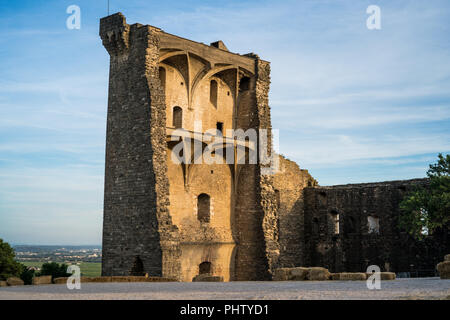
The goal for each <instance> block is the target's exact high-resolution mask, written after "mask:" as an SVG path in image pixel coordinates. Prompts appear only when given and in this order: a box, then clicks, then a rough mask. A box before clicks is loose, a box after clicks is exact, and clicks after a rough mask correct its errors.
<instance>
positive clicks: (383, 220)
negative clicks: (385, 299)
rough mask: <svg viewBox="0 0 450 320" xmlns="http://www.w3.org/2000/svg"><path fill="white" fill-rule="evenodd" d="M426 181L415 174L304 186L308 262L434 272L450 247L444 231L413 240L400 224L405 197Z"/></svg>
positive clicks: (333, 267) (345, 268)
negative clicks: (407, 177)
mask: <svg viewBox="0 0 450 320" xmlns="http://www.w3.org/2000/svg"><path fill="white" fill-rule="evenodd" d="M427 183H428V180H427V179H415V180H407V181H390V182H381V183H369V184H355V185H344V186H333V187H318V188H306V189H305V191H304V197H305V249H306V252H307V254H306V266H322V267H326V268H328V269H329V270H330V271H332V272H365V271H366V269H367V267H368V266H370V265H378V266H379V267H380V268H381V270H382V271H391V272H413V274H415V275H422V276H424V275H428V276H432V275H433V274H434V270H435V266H436V264H437V263H438V262H439V260H440V259H442V257H443V255H444V254H445V252H447V251H448V250H449V249H450V248H449V241H448V239H449V237H448V231H447V230H445V231H444V232H443V233H440V234H435V235H433V236H432V237H431V236H430V237H428V238H427V239H426V240H424V241H417V240H414V239H412V238H411V237H410V236H409V235H408V234H407V233H406V232H404V231H403V230H401V229H400V228H399V223H398V218H399V215H400V210H399V203H400V202H401V200H402V199H403V197H404V196H405V195H406V194H407V193H408V192H409V191H411V190H413V189H414V188H415V186H416V185H426V184H427ZM336 214H337V215H338V216H339V227H338V229H339V233H338V234H337V233H336V226H335V219H336ZM369 219H370V223H369ZM369 225H370V228H369Z"/></svg>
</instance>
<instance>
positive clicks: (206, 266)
mask: <svg viewBox="0 0 450 320" xmlns="http://www.w3.org/2000/svg"><path fill="white" fill-rule="evenodd" d="M198 274H211V262H208V261H205V262H202V263H200V265H199V266H198Z"/></svg>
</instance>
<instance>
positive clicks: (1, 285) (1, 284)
mask: <svg viewBox="0 0 450 320" xmlns="http://www.w3.org/2000/svg"><path fill="white" fill-rule="evenodd" d="M7 286H8V283H7V282H6V281H0V287H7Z"/></svg>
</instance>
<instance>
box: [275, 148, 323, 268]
mask: <svg viewBox="0 0 450 320" xmlns="http://www.w3.org/2000/svg"><path fill="white" fill-rule="evenodd" d="M273 183H274V188H275V193H276V195H277V207H278V230H279V231H278V234H279V246H280V258H279V264H280V266H281V267H295V266H303V265H304V262H305V258H304V243H305V237H304V214H303V210H304V207H303V190H304V188H306V187H308V186H310V187H311V186H316V185H317V181H316V180H315V179H314V178H313V177H312V176H311V175H310V174H309V172H308V170H304V169H300V167H299V166H298V165H297V164H296V163H295V162H294V161H290V160H288V159H286V158H285V157H283V156H281V155H280V156H279V172H278V173H277V174H275V175H274V177H273Z"/></svg>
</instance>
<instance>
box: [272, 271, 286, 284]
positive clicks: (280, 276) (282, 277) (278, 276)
mask: <svg viewBox="0 0 450 320" xmlns="http://www.w3.org/2000/svg"><path fill="white" fill-rule="evenodd" d="M289 275H290V270H289V268H278V269H275V270H274V272H273V275H272V280H273V281H288V280H289Z"/></svg>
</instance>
